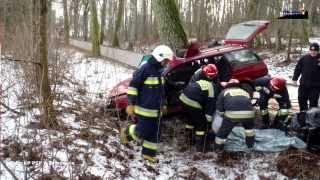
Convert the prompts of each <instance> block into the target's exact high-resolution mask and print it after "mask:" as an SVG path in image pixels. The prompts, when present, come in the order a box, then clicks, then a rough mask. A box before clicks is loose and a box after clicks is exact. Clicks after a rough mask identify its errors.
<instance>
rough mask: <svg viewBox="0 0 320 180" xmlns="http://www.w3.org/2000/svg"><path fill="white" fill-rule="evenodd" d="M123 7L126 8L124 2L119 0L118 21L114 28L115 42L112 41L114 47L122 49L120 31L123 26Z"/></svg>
mask: <svg viewBox="0 0 320 180" xmlns="http://www.w3.org/2000/svg"><path fill="white" fill-rule="evenodd" d="M123 7H124V0H119V6H118V13H117V14H118V15H117V21H116V25H115V28H114V33H113V40H112V46H113V47H120V42H119V37H118V31H119V30H120V26H121V22H122V16H123Z"/></svg>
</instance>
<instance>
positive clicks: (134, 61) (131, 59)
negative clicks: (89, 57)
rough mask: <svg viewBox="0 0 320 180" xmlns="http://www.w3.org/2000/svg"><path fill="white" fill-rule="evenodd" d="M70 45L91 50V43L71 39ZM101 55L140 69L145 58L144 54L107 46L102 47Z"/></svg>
mask: <svg viewBox="0 0 320 180" xmlns="http://www.w3.org/2000/svg"><path fill="white" fill-rule="evenodd" d="M70 44H71V45H73V46H75V47H78V48H80V49H83V50H87V51H90V50H91V43H89V42H85V41H79V40H74V39H71V40H70ZM101 55H102V56H104V57H107V58H110V59H112V60H114V61H118V62H120V63H123V64H126V65H128V66H131V67H138V64H139V63H140V60H141V59H142V56H143V55H142V54H139V53H135V52H132V51H126V50H122V49H116V48H111V47H106V46H101Z"/></svg>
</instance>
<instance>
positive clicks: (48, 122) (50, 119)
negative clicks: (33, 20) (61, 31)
mask: <svg viewBox="0 0 320 180" xmlns="http://www.w3.org/2000/svg"><path fill="white" fill-rule="evenodd" d="M47 5H48V4H47V0H40V43H39V45H40V47H39V48H40V49H39V50H40V64H41V70H42V72H41V86H40V92H41V97H42V103H41V104H42V113H43V118H42V119H41V125H43V127H46V128H58V127H59V123H58V121H57V119H56V118H55V115H54V111H53V96H52V94H51V89H50V82H49V72H48V44H47V17H48V6H47Z"/></svg>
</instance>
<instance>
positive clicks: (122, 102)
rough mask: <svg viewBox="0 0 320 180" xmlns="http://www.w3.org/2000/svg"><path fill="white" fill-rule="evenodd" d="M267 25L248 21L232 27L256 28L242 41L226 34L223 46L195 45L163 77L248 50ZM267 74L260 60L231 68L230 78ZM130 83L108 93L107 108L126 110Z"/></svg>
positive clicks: (175, 60)
mask: <svg viewBox="0 0 320 180" xmlns="http://www.w3.org/2000/svg"><path fill="white" fill-rule="evenodd" d="M252 24H253V25H252ZM268 24H269V21H248V22H244V23H240V24H237V25H234V26H233V27H235V28H237V27H239V26H243V25H244V26H247V25H249V26H250V27H253V26H256V28H255V30H251V31H252V34H251V35H248V36H246V37H245V38H243V39H241V38H235V39H230V37H236V36H229V37H228V34H227V36H226V39H225V40H224V45H223V46H217V47H213V48H207V49H202V50H200V49H198V50H196V49H194V48H195V47H197V48H198V47H199V46H197V45H196V46H191V47H190V48H193V49H191V50H190V49H188V50H187V52H186V53H185V56H184V57H186V58H180V57H175V58H174V60H173V61H171V62H170V63H169V65H168V68H167V69H166V70H165V71H164V73H163V75H164V76H165V77H166V76H167V75H168V74H170V72H172V71H173V70H175V69H177V68H180V66H183V65H184V64H185V63H190V62H194V61H197V60H199V59H204V58H208V57H215V56H222V55H223V54H225V53H230V52H234V51H241V50H246V49H248V46H249V44H250V42H251V41H252V40H253V39H254V37H256V35H257V34H258V33H260V32H262V31H263V30H265V29H266V28H267V26H268ZM233 27H231V29H230V31H231V32H232V28H233ZM230 31H229V32H230ZM229 32H228V33H229ZM194 52H195V53H194ZM191 55H192V56H191ZM189 56H190V57H189ZM267 74H268V69H267V66H266V64H265V63H264V62H263V61H262V60H260V61H259V62H255V63H252V64H242V65H239V66H234V67H232V74H231V75H232V78H236V79H239V80H240V82H243V83H246V82H250V81H252V80H254V79H256V78H258V77H262V76H264V75H267ZM130 81H131V78H130V79H126V80H124V81H121V82H120V83H119V84H117V85H116V86H115V87H114V88H113V89H112V90H111V91H110V92H109V96H108V101H109V106H112V107H116V108H118V109H121V110H123V109H125V108H126V106H127V105H128V99H127V95H126V94H127V90H128V86H129V83H130ZM179 110H180V107H170V108H169V112H177V111H179Z"/></svg>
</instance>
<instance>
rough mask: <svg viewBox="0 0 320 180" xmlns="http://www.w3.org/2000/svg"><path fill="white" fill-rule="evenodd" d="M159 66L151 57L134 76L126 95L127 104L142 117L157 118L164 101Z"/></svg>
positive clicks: (162, 82)
mask: <svg viewBox="0 0 320 180" xmlns="http://www.w3.org/2000/svg"><path fill="white" fill-rule="evenodd" d="M161 68H162V66H161V64H160V63H159V62H158V61H156V60H155V59H154V58H153V57H152V58H151V59H149V60H148V61H147V62H146V63H145V64H143V65H142V66H141V67H140V68H139V69H138V70H137V71H136V72H135V73H134V74H133V77H132V80H131V82H130V84H129V87H128V91H127V95H128V100H129V104H132V105H135V108H134V112H135V113H136V114H138V115H141V116H144V117H158V116H159V115H160V107H161V106H162V104H163V101H164V80H163V78H162V77H161V72H160V70H161Z"/></svg>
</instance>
